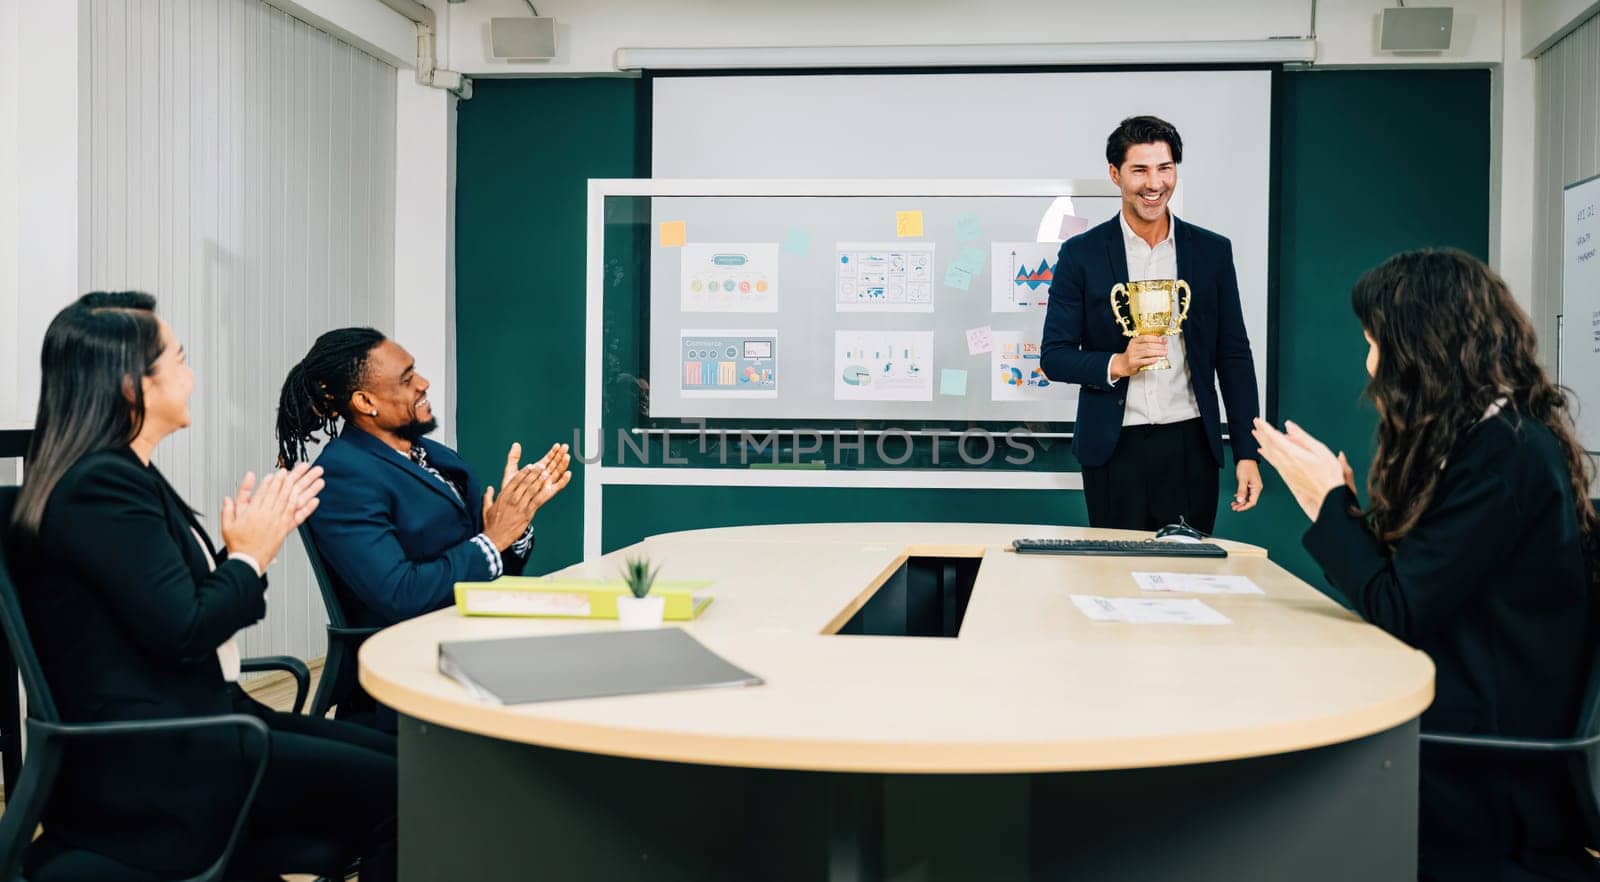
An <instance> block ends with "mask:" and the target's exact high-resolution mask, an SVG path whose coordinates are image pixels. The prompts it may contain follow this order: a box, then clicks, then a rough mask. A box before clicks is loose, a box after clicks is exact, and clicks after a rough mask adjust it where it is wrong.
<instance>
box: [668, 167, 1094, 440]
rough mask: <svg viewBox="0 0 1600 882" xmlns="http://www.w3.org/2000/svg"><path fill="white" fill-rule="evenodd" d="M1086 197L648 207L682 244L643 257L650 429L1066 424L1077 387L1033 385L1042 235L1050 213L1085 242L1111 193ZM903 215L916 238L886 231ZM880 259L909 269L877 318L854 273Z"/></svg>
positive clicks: (883, 290)
mask: <svg viewBox="0 0 1600 882" xmlns="http://www.w3.org/2000/svg"><path fill="white" fill-rule="evenodd" d="M908 183H915V182H908ZM1015 183H1016V184H1017V185H1019V186H1021V185H1026V184H1028V183H1029V182H1015ZM1037 183H1038V185H1039V187H1045V186H1047V185H1048V183H1049V182H1037ZM1091 183H1092V186H1093V188H1094V189H1093V192H1096V193H1101V194H1107V195H1078V196H1070V197H1061V198H1057V197H1052V196H951V195H948V194H949V193H950V192H951V190H952V187H954V186H961V187H965V188H967V189H970V186H981V182H950V181H928V182H920V184H919V185H920V186H922V187H925V188H926V189H925V190H923V191H922V193H921V194H919V195H910V194H907V195H901V196H892V197H889V196H844V197H841V196H829V195H822V194H824V193H826V192H828V185H827V184H826V183H824V182H817V185H816V187H815V191H816V194H817V195H812V196H804V197H770V196H766V197H727V196H689V197H680V196H658V197H655V198H653V199H652V200H651V214H652V216H653V217H654V219H655V222H656V224H657V225H660V224H664V223H681V224H683V225H684V230H685V242H684V244H682V245H674V246H671V247H663V246H662V245H661V243H660V239H659V237H655V238H654V240H653V242H652V246H651V256H650V370H649V374H648V376H649V378H650V395H649V415H650V416H651V417H653V418H694V417H707V418H721V419H729V418H739V419H760V420H769V419H835V420H860V419H906V420H953V421H968V420H1004V421H1012V422H1023V421H1052V422H1071V421H1073V420H1074V419H1075V418H1076V414H1077V399H1078V387H1077V386H1075V385H1070V384H1064V383H1053V382H1050V381H1049V380H1048V378H1046V377H1044V376H1043V374H1042V372H1041V371H1039V369H1038V359H1039V354H1038V343H1039V340H1040V337H1041V334H1042V331H1043V326H1044V305H1045V303H1046V300H1047V296H1048V293H1049V281H1048V280H1049V279H1050V278H1051V277H1052V276H1053V273H1054V268H1055V262H1056V255H1057V252H1058V251H1059V249H1060V238H1059V236H1057V235H1055V234H1054V233H1052V234H1051V235H1049V236H1046V237H1044V238H1043V241H1040V238H1041V237H1040V235H1039V228H1040V225H1041V218H1050V217H1051V216H1052V215H1051V210H1052V208H1054V207H1057V206H1058V205H1062V204H1064V205H1065V206H1066V207H1067V208H1068V209H1070V211H1071V212H1072V214H1073V217H1074V218H1078V223H1079V224H1080V225H1085V224H1088V223H1091V222H1092V223H1099V222H1101V221H1102V220H1104V219H1105V218H1107V217H1112V216H1114V214H1115V212H1116V211H1117V210H1118V207H1119V205H1120V199H1119V197H1117V196H1114V195H1109V194H1110V193H1114V192H1115V190H1114V189H1113V188H1111V187H1110V186H1109V185H1108V184H1104V183H1102V182H1091ZM969 185H970V186H969ZM1085 189H1086V190H1087V189H1088V188H1085ZM907 211H914V212H915V213H916V215H917V217H918V222H919V223H920V224H921V225H922V227H923V228H922V229H921V230H920V232H919V233H918V234H917V235H906V236H901V235H899V231H898V230H897V229H896V219H897V216H898V215H900V214H902V213H904V212H907ZM1079 213H1081V216H1080V215H1079ZM1091 219H1092V220H1091ZM1061 224H1062V218H1061V217H1059V216H1056V217H1055V226H1056V232H1059V230H1060V227H1061ZM963 228H964V229H963ZM879 252H881V253H882V259H883V260H884V261H885V263H886V264H887V263H888V262H890V261H892V260H896V259H899V260H901V261H903V263H904V265H903V266H901V267H900V268H899V271H898V272H896V271H895V270H894V269H892V268H891V267H888V266H885V267H884V268H883V269H884V270H885V273H886V277H885V279H884V281H883V284H882V286H880V287H876V288H872V290H875V291H877V292H878V294H879V295H881V297H882V300H881V301H879V300H878V299H877V298H874V297H869V296H868V295H867V294H866V293H865V292H866V291H867V290H868V289H869V287H871V286H869V285H868V283H867V282H866V281H864V280H865V279H866V278H867V276H866V275H863V276H859V277H858V276H857V275H855V274H854V273H853V272H852V271H851V270H850V269H849V268H850V267H851V266H852V261H855V262H856V263H859V262H860V259H861V258H869V259H870V258H871V257H872V256H873V255H874V254H876V253H879ZM964 259H970V260H971V262H970V263H967V264H965V265H963V263H962V261H963V260H964ZM919 262H920V275H919ZM964 266H970V267H971V272H970V273H968V272H964V271H963V267H964ZM869 275H870V273H869ZM897 286H898V290H896V289H897ZM918 290H920V292H921V294H920V296H919V295H917V294H915V293H913V292H915V291H918ZM1096 293H1098V294H1099V295H1101V296H1106V297H1109V293H1110V292H1108V291H1102V292H1096ZM969 331H973V332H977V333H984V334H987V335H988V338H989V343H988V346H987V347H983V346H978V345H974V344H973V342H972V341H971V340H969V338H968V332H969ZM747 354H749V355H751V356H756V357H747Z"/></svg>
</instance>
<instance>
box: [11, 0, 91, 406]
mask: <svg viewBox="0 0 1600 882" xmlns="http://www.w3.org/2000/svg"><path fill="white" fill-rule="evenodd" d="M80 11H81V6H80V3H79V2H78V0H21V2H20V3H19V2H10V3H5V4H0V425H21V424H29V423H32V422H33V415H34V413H33V412H34V408H35V405H36V402H37V401H38V397H39V341H40V340H41V339H43V337H44V329H45V327H46V326H47V325H48V324H49V323H50V319H51V317H53V316H54V315H55V313H56V311H57V310H59V309H60V308H61V306H62V305H64V304H65V303H67V302H68V301H69V300H71V299H72V298H73V297H75V296H76V295H77V294H78V281H79V280H78V273H79V257H78V212H79V196H78V186H79V179H78V177H79V161H78V157H79V138H78V134H79V125H80V120H79V103H78V95H79V89H78V86H79V65H78V58H79V48H80V46H79V41H80V36H81V29H80Z"/></svg>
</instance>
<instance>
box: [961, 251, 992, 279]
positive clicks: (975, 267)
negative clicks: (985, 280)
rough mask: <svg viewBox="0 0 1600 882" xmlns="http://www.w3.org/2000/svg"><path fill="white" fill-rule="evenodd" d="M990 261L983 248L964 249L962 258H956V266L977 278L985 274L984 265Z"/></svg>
mask: <svg viewBox="0 0 1600 882" xmlns="http://www.w3.org/2000/svg"><path fill="white" fill-rule="evenodd" d="M988 260H989V255H988V254H987V253H986V252H985V251H984V250H983V249H982V248H963V249H961V256H960V257H958V258H956V266H959V267H961V268H962V269H964V270H966V271H967V272H968V273H970V274H972V275H974V276H975V275H977V274H978V273H981V272H983V265H984V264H985V263H987V262H988Z"/></svg>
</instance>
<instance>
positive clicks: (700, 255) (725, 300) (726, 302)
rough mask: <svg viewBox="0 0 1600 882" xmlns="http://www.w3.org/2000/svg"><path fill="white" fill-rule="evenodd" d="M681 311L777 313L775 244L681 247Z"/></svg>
mask: <svg viewBox="0 0 1600 882" xmlns="http://www.w3.org/2000/svg"><path fill="white" fill-rule="evenodd" d="M681 291H682V298H683V299H682V308H683V311H684V312H777V311H778V244H777V243H776V242H768V243H751V242H739V243H723V244H716V243H712V244H701V243H695V244H693V245H685V246H683V270H682V288H681Z"/></svg>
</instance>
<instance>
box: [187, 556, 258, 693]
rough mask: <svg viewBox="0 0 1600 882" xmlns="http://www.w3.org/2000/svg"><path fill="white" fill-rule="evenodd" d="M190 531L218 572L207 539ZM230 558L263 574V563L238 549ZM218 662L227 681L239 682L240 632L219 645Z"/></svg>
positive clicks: (207, 562) (212, 569)
mask: <svg viewBox="0 0 1600 882" xmlns="http://www.w3.org/2000/svg"><path fill="white" fill-rule="evenodd" d="M189 532H191V533H193V534H194V544H196V545H198V546H200V553H201V554H203V555H205V556H206V566H208V567H210V568H211V571H212V572H216V569H217V559H216V558H214V557H212V556H211V549H209V548H207V547H206V540H204V539H202V538H201V537H200V531H199V530H196V529H194V528H193V527H190V528H189ZM228 558H229V559H230V560H237V561H243V562H244V563H245V564H246V565H248V566H249V567H250V569H252V570H255V571H256V575H257V576H259V575H261V564H260V563H259V562H257V561H256V559H255V558H253V557H251V556H250V555H248V554H245V553H243V552H238V551H236V552H233V553H232V554H230V555H228ZM217 664H218V665H220V666H221V667H222V679H223V680H224V681H225V682H228V683H236V682H238V680H239V673H240V669H241V666H242V664H243V660H242V659H241V658H240V657H239V635H238V634H235V635H233V636H232V637H229V638H228V642H227V643H224V644H222V645H221V646H219V647H217Z"/></svg>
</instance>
